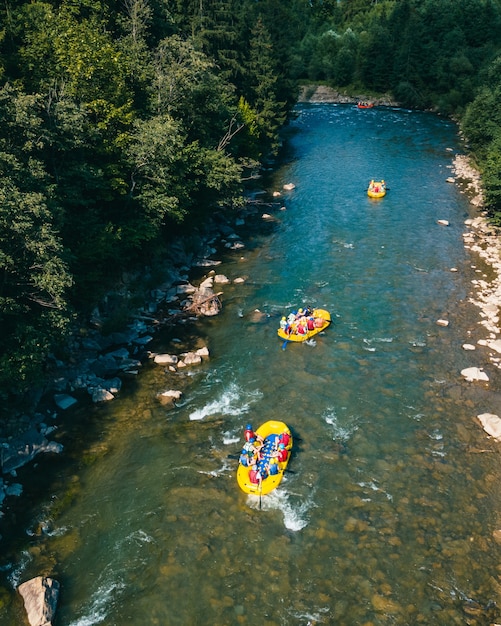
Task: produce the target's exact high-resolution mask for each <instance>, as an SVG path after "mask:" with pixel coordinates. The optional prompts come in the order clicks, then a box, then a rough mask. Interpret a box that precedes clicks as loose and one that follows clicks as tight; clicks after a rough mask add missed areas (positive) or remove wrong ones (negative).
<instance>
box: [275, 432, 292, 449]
mask: <svg viewBox="0 0 501 626" xmlns="http://www.w3.org/2000/svg"><path fill="white" fill-rule="evenodd" d="M290 440H291V436H290V435H289V433H282V434H281V435H280V439H279V440H278V443H283V444H284V446H285V447H287V446H288V445H289V441H290Z"/></svg>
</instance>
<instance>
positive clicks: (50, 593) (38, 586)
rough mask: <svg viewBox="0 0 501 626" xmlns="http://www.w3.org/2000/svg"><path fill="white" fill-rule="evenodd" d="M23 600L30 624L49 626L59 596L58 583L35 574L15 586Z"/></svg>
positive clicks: (31, 625)
mask: <svg viewBox="0 0 501 626" xmlns="http://www.w3.org/2000/svg"><path fill="white" fill-rule="evenodd" d="M17 590H18V591H19V593H20V594H21V596H22V598H23V600H24V608H25V609H26V613H27V615H28V621H29V623H30V626H51V624H52V620H53V619H54V615H55V613H56V607H57V601H58V598H59V583H58V582H57V580H54V579H53V578H49V577H47V576H37V577H36V578H32V579H31V580H28V581H26V582H24V583H22V584H21V585H19V587H18V588H17Z"/></svg>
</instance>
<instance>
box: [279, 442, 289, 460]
mask: <svg viewBox="0 0 501 626" xmlns="http://www.w3.org/2000/svg"><path fill="white" fill-rule="evenodd" d="M288 456H289V453H288V451H287V450H286V448H285V445H284V444H283V443H279V444H278V453H277V459H278V460H279V461H280V463H283V462H284V461H287V457H288Z"/></svg>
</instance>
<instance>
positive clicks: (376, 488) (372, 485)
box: [357, 480, 393, 502]
mask: <svg viewBox="0 0 501 626" xmlns="http://www.w3.org/2000/svg"><path fill="white" fill-rule="evenodd" d="M357 485H358V486H359V487H363V488H369V489H372V491H378V492H380V493H383V494H384V495H385V496H386V499H387V500H390V502H391V501H393V496H392V495H391V494H390V493H388V492H387V491H385V490H384V489H381V487H379V486H378V485H377V484H376V482H375V481H374V480H371V481H370V482H368V483H366V482H361V483H357ZM369 500H370V498H369Z"/></svg>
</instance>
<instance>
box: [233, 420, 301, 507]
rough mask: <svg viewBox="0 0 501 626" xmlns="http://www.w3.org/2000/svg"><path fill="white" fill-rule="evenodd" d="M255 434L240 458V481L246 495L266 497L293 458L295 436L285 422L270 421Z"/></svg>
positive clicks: (238, 472) (238, 480)
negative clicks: (293, 437) (291, 457)
mask: <svg viewBox="0 0 501 626" xmlns="http://www.w3.org/2000/svg"><path fill="white" fill-rule="evenodd" d="M252 434H253V435H254V437H251V438H249V439H248V440H247V441H246V443H245V445H244V449H243V450H242V454H241V456H240V461H239V464H238V469H237V482H238V485H239V487H240V489H241V490H242V491H243V492H244V493H248V494H253V495H255V496H265V495H266V494H268V493H270V492H271V491H273V490H274V489H276V488H277V487H278V485H279V484H280V482H281V480H282V477H283V475H284V472H285V470H286V468H287V465H288V463H289V459H290V455H291V450H292V444H293V441H292V433H291V431H290V429H289V427H288V426H287V424H286V423H285V422H280V421H278V420H269V421H268V422H265V423H264V424H262V425H261V426H260V427H259V428H257V429H256V431H255V433H252ZM246 439H247V437H246ZM247 457H248V460H247Z"/></svg>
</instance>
